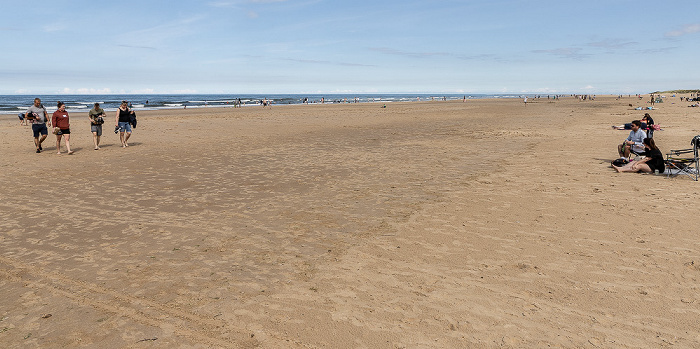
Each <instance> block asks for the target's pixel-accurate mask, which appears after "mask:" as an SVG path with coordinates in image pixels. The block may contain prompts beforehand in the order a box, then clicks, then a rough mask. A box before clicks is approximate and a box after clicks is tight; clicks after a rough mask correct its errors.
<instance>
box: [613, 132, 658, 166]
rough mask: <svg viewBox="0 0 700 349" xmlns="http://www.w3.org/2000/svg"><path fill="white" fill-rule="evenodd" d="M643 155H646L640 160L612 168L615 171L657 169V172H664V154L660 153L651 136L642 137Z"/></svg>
mask: <svg viewBox="0 0 700 349" xmlns="http://www.w3.org/2000/svg"><path fill="white" fill-rule="evenodd" d="M643 143H644V149H645V151H644V155H646V157H645V158H644V159H641V160H637V161H632V162H630V163H629V164H627V165H625V166H620V167H618V166H615V165H613V168H614V169H615V171H617V172H644V173H652V172H655V171H657V170H658V171H659V173H664V171H666V166H665V164H664V156H663V154H661V150H659V148H658V147H657V146H656V143H655V142H654V139H653V138H644V141H643Z"/></svg>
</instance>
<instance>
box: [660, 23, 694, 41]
mask: <svg viewBox="0 0 700 349" xmlns="http://www.w3.org/2000/svg"><path fill="white" fill-rule="evenodd" d="M698 32H700V23H696V24H687V25H684V26H683V27H682V28H681V29H679V30H673V31H670V32H667V33H666V34H665V36H666V37H667V38H675V37H679V36H683V35H687V34H695V33H698Z"/></svg>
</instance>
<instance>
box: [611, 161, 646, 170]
mask: <svg viewBox="0 0 700 349" xmlns="http://www.w3.org/2000/svg"><path fill="white" fill-rule="evenodd" d="M613 168H614V169H615V171H617V172H644V173H651V168H649V165H647V164H646V163H645V162H644V161H632V162H630V163H629V164H627V165H625V166H621V167H618V166H615V165H613Z"/></svg>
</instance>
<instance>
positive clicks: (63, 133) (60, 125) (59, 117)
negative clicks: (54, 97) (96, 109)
mask: <svg viewBox="0 0 700 349" xmlns="http://www.w3.org/2000/svg"><path fill="white" fill-rule="evenodd" d="M56 107H57V108H58V110H56V111H55V112H53V117H52V118H51V122H53V127H54V134H55V135H56V151H57V152H58V153H57V154H61V138H65V140H66V149H68V155H71V154H73V151H72V150H70V121H69V119H70V118H69V117H68V112H67V111H66V105H65V104H63V102H58V103H57V104H56Z"/></svg>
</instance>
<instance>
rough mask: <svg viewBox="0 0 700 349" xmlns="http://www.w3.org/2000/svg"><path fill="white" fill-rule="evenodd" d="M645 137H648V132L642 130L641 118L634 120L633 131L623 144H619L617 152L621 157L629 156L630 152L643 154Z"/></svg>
mask: <svg viewBox="0 0 700 349" xmlns="http://www.w3.org/2000/svg"><path fill="white" fill-rule="evenodd" d="M644 138H647V134H646V132H644V131H643V130H642V122H641V121H639V120H634V121H632V131H630V135H629V136H627V139H625V141H624V142H622V144H620V145H618V146H617V152H618V153H619V154H620V157H621V158H629V156H630V153H633V154H641V153H643V152H644V143H643V142H644Z"/></svg>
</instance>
